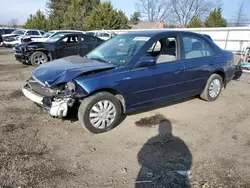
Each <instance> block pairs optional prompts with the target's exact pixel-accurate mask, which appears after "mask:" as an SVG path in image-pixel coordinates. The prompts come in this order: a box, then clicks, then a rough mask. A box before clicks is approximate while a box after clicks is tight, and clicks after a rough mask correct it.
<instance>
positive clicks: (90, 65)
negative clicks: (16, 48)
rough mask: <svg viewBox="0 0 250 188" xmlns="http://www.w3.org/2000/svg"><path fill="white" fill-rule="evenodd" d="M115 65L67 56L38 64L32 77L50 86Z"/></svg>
mask: <svg viewBox="0 0 250 188" xmlns="http://www.w3.org/2000/svg"><path fill="white" fill-rule="evenodd" d="M115 67H116V66H114V65H112V64H108V63H102V62H99V61H95V60H91V59H88V58H85V57H80V56H69V57H65V58H62V59H57V60H54V61H51V62H48V63H45V64H42V65H40V66H39V67H38V68H36V69H35V70H34V71H33V73H32V77H33V78H34V79H35V80H36V81H38V82H39V83H40V84H42V85H47V86H48V87H52V86H55V85H57V84H59V83H65V82H70V81H71V80H72V79H74V78H76V77H78V76H80V75H81V74H83V73H86V72H89V71H95V70H102V69H111V68H115Z"/></svg>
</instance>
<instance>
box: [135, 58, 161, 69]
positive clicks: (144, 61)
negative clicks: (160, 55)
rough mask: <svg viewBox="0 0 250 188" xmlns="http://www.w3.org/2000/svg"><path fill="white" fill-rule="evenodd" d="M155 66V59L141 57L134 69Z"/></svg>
mask: <svg viewBox="0 0 250 188" xmlns="http://www.w3.org/2000/svg"><path fill="white" fill-rule="evenodd" d="M154 65H156V58H155V57H142V58H141V59H140V60H139V61H138V63H137V64H136V67H137V68H139V67H151V66H154Z"/></svg>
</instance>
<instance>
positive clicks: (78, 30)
mask: <svg viewBox="0 0 250 188" xmlns="http://www.w3.org/2000/svg"><path fill="white" fill-rule="evenodd" d="M49 32H84V31H80V30H51V31H49Z"/></svg>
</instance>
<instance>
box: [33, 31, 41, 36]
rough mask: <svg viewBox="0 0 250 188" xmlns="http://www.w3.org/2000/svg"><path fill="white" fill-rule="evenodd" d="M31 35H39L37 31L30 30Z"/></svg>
mask: <svg viewBox="0 0 250 188" xmlns="http://www.w3.org/2000/svg"><path fill="white" fill-rule="evenodd" d="M32 35H40V34H39V32H38V31H32Z"/></svg>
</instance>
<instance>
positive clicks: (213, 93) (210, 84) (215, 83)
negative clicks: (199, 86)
mask: <svg viewBox="0 0 250 188" xmlns="http://www.w3.org/2000/svg"><path fill="white" fill-rule="evenodd" d="M222 87H223V81H222V78H221V76H220V75H218V74H212V75H211V76H210V78H209V79H208V81H207V85H206V87H205V89H204V91H203V93H202V94H201V95H200V97H201V98H202V99H203V100H206V101H215V100H216V99H217V98H218V97H219V95H220V93H221V90H222Z"/></svg>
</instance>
